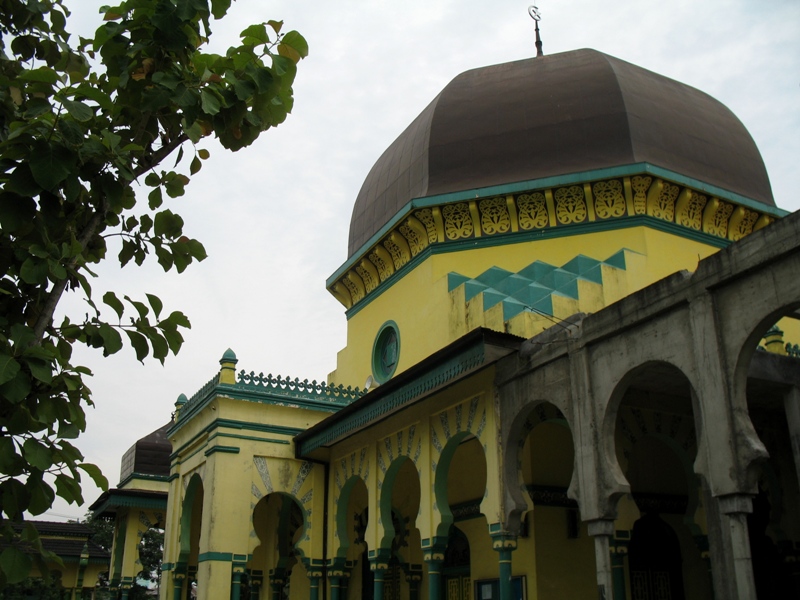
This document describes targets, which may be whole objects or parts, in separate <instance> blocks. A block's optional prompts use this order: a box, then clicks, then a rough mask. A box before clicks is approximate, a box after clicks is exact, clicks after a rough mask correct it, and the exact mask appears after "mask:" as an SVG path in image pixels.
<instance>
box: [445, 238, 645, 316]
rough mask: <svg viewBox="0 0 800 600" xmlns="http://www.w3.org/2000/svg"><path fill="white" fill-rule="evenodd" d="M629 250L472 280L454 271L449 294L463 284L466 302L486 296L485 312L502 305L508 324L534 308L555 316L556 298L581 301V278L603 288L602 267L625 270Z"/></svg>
mask: <svg viewBox="0 0 800 600" xmlns="http://www.w3.org/2000/svg"><path fill="white" fill-rule="evenodd" d="M626 251H627V252H631V250H627V249H625V248H623V249H622V250H620V251H619V252H616V253H615V254H613V255H611V256H610V257H609V258H607V259H606V260H597V259H594V258H589V257H588V256H584V255H583V254H579V255H578V256H576V257H575V258H573V259H572V260H570V261H569V262H567V263H566V264H564V265H562V266H561V267H556V266H554V265H551V264H549V263H546V262H542V261H540V260H537V261H534V262H532V263H531V264H529V265H528V266H527V267H525V268H524V269H522V270H521V271H519V272H517V273H512V272H511V271H507V270H505V269H501V268H500V267H491V268H489V269H487V270H486V271H484V272H483V273H481V274H480V275H478V276H477V277H475V278H472V279H470V278H469V277H467V276H465V275H461V274H460V273H455V272H451V273H448V274H447V291H448V292H452V291H453V290H454V289H456V288H457V287H459V286H461V285H463V286H464V291H465V299H466V300H471V299H472V298H474V297H475V296H477V295H478V294H480V293H483V310H488V309H490V308H491V307H492V306H494V305H496V304H498V303H501V302H502V303H503V320H505V321H508V320H509V319H511V318H513V317H515V316H517V315H518V314H519V313H521V312H523V311H524V310H531V309H532V310H534V311H535V312H541V313H545V314H547V315H550V316H554V315H553V295H559V296H565V297H567V298H573V299H577V298H578V280H579V279H583V280H585V281H591V282H593V283H598V284H600V285H602V284H603V271H602V268H601V266H602V265H606V266H608V267H612V268H615V269H623V270H624V269H625V268H626V265H625V252H626Z"/></svg>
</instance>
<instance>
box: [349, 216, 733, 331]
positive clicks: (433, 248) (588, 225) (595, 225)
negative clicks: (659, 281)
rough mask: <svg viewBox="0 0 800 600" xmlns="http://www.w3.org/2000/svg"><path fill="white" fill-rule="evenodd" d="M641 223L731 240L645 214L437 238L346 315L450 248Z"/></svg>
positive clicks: (701, 238)
mask: <svg viewBox="0 0 800 600" xmlns="http://www.w3.org/2000/svg"><path fill="white" fill-rule="evenodd" d="M642 226H646V227H649V228H650V229H656V230H658V231H663V232H665V233H671V234H673V235H677V236H680V237H683V238H685V239H688V240H693V241H695V242H700V243H702V244H706V245H709V246H714V247H716V248H720V249H722V248H727V247H728V246H730V245H731V244H732V243H733V242H731V241H730V240H727V239H723V238H720V237H717V236H715V235H711V234H709V233H704V232H702V231H695V230H694V229H689V228H688V227H682V226H681V225H676V224H675V223H670V222H668V221H664V220H662V219H657V218H655V217H650V216H647V215H638V216H635V217H620V218H618V219H609V220H605V221H591V222H585V223H577V224H574V225H570V226H568V227H561V228H559V227H553V228H550V229H539V230H534V231H525V232H517V233H514V234H511V235H497V236H485V237H479V238H470V239H466V240H457V241H453V242H437V243H436V244H430V245H429V246H427V247H426V248H425V249H424V250H423V251H422V252H420V253H419V254H417V255H416V256H415V257H414V258H412V259H411V260H409V261H408V262H407V263H406V264H405V265H403V266H402V267H400V268H399V269H397V271H395V274H394V275H393V276H392V277H391V278H389V279H388V280H387V281H385V282H383V283H381V285H379V286H378V288H377V289H375V290H373V291H372V292H370V293H369V295H368V296H366V297H365V298H364V299H363V300H361V301H360V302H359V303H358V304H356V305H354V306H353V307H352V308H349V309H347V310H346V311H345V315H346V317H347V319H348V320H350V319H351V318H353V317H354V316H355V315H357V314H358V313H359V312H360V311H361V310H362V309H363V308H364V307H366V306H368V305H369V304H370V303H371V302H372V301H374V300H375V299H376V298H378V297H380V296H381V294H383V293H385V292H386V291H388V290H389V289H391V287H392V286H393V285H394V284H395V283H398V282H399V281H400V280H402V279H403V277H405V276H406V274H408V273H410V272H411V271H413V270H414V269H415V268H416V267H417V265H419V264H420V263H422V262H424V261H425V260H426V259H428V258H429V257H430V256H433V255H434V254H447V253H450V252H461V251H462V250H474V249H477V248H493V247H495V246H506V245H508V244H519V243H525V242H532V241H538V240H548V239H555V238H561V237H570V236H575V235H586V234H588V233H598V232H603V231H614V230H619V229H630V228H632V227H642Z"/></svg>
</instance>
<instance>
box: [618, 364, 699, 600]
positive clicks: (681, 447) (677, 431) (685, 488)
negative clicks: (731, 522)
mask: <svg viewBox="0 0 800 600" xmlns="http://www.w3.org/2000/svg"><path fill="white" fill-rule="evenodd" d="M617 394H619V396H618V397H619V398H621V401H620V402H619V405H618V409H617V412H616V423H615V429H614V445H615V451H616V459H617V462H618V463H619V466H620V468H621V469H622V472H623V473H624V475H625V477H626V479H627V480H628V483H629V484H630V490H631V491H630V494H628V495H626V496H625V497H623V498H622V499H621V500H620V501H619V504H618V518H617V521H616V532H615V536H614V543H615V545H616V547H617V549H619V550H621V551H622V552H621V554H622V555H625V550H627V557H628V565H627V567H628V568H627V570H625V569H624V565H623V564H622V562H621V561H620V562H619V563H618V564H617V565H616V567H617V569H618V572H617V573H616V575H617V578H616V579H615V585H624V586H625V587H626V588H628V590H629V592H628V593H629V597H630V598H631V599H632V600H649V599H651V598H659V599H661V598H663V599H664V600H684V599H690V600H701V599H710V598H713V591H712V586H711V577H710V573H709V568H710V566H709V563H708V560H707V557H708V554H707V550H708V543H709V542H708V526H707V523H706V516H705V500H706V499H707V498H710V496H708V495H707V494H706V493H705V492H704V490H703V487H702V485H703V484H702V481H701V478H699V477H697V476H696V475H695V473H694V471H693V465H694V462H695V458H696V455H697V433H696V426H697V424H698V423H700V422H701V420H700V419H699V418H696V415H695V410H694V402H693V397H692V388H691V385H690V382H689V380H688V379H687V378H686V376H685V375H684V374H683V373H682V372H681V371H680V370H678V369H677V368H675V367H674V366H672V365H669V364H666V363H649V364H647V365H643V366H641V367H640V368H638V369H636V370H635V371H633V372H632V373H630V374H629V375H628V376H626V377H625V378H624V380H623V382H622V383H621V385H620V388H619V389H618V390H617ZM704 552H705V553H706V554H705V556H706V558H705V559H704V556H703V553H704ZM619 554H620V553H618V555H619Z"/></svg>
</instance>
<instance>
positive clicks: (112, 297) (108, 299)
mask: <svg viewBox="0 0 800 600" xmlns="http://www.w3.org/2000/svg"><path fill="white" fill-rule="evenodd" d="M103 304H106V305H108V306H110V307H111V308H113V309H114V312H115V313H117V317H118V318H120V319H121V318H122V313H124V312H125V306H124V305H123V304H122V301H121V300H120V299H119V298H117V295H116V294H115V293H114V292H106V293H105V294H103Z"/></svg>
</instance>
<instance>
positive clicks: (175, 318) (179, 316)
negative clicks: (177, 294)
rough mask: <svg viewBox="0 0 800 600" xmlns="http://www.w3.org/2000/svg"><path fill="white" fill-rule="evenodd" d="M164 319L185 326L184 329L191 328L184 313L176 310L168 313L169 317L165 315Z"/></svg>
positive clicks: (178, 325)
mask: <svg viewBox="0 0 800 600" xmlns="http://www.w3.org/2000/svg"><path fill="white" fill-rule="evenodd" d="M165 320H166V321H170V322H171V323H173V324H174V325H176V326H177V327H185V328H186V329H191V328H192V324H191V323H190V322H189V319H187V318H186V315H184V314H183V313H182V312H180V311H178V310H176V311H173V312H172V313H170V315H169V317H167V318H166V319H165Z"/></svg>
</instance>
